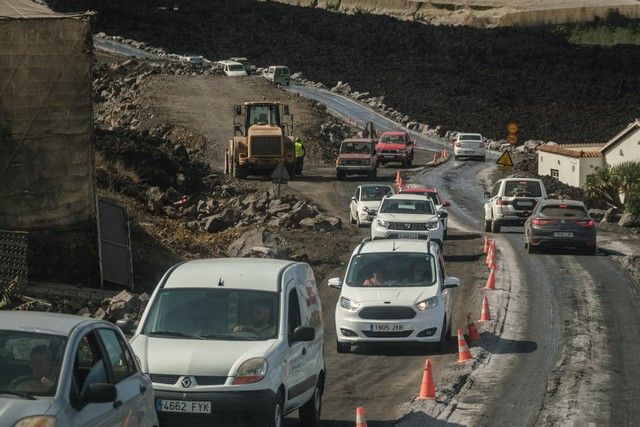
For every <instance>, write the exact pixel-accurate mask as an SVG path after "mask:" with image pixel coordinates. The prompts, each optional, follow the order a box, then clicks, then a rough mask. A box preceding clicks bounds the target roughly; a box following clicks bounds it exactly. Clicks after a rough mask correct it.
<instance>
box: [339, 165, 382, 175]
mask: <svg viewBox="0 0 640 427" xmlns="http://www.w3.org/2000/svg"><path fill="white" fill-rule="evenodd" d="M336 170H337V171H338V172H344V173H353V174H368V173H370V172H372V171H373V169H372V168H371V166H338V167H337V168H336Z"/></svg>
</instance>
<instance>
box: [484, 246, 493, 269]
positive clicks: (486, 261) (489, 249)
mask: <svg viewBox="0 0 640 427" xmlns="http://www.w3.org/2000/svg"><path fill="white" fill-rule="evenodd" d="M491 252H493V244H492V243H489V247H488V248H487V258H486V259H485V260H484V263H485V264H486V265H487V267H488V266H489V259H490V258H491Z"/></svg>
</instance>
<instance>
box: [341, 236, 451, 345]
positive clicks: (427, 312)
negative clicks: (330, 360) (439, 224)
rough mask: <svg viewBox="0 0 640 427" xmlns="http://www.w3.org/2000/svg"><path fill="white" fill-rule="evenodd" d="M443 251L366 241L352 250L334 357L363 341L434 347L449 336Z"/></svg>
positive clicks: (412, 243)
mask: <svg viewBox="0 0 640 427" xmlns="http://www.w3.org/2000/svg"><path fill="white" fill-rule="evenodd" d="M459 284H460V280H459V279H457V278H455V277H448V276H447V273H446V270H445V265H444V259H443V257H442V252H441V251H440V248H439V246H438V245H436V244H435V243H434V242H432V241H430V240H427V241H425V240H418V239H413V240H410V239H402V240H396V239H385V240H373V241H371V240H365V241H363V242H362V243H361V244H360V245H358V247H357V248H356V249H355V250H354V251H353V254H352V255H351V260H350V261H349V266H348V267H347V272H346V275H345V278H344V280H343V279H341V278H333V279H330V280H329V286H331V287H333V288H338V289H341V292H340V297H339V298H338V303H337V305H336V314H335V319H336V336H337V350H338V353H344V352H347V351H349V350H350V348H351V346H352V345H356V344H360V343H368V342H416V343H435V344H437V345H438V347H439V350H441V351H444V350H446V348H447V346H448V341H449V339H450V337H451V319H452V314H451V306H452V295H451V289H452V288H455V287H457V286H458V285H459Z"/></svg>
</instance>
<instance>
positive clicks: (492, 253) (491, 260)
mask: <svg viewBox="0 0 640 427" xmlns="http://www.w3.org/2000/svg"><path fill="white" fill-rule="evenodd" d="M495 266H496V242H495V240H494V241H493V242H491V246H490V247H489V254H488V255H487V267H489V268H493V267H495Z"/></svg>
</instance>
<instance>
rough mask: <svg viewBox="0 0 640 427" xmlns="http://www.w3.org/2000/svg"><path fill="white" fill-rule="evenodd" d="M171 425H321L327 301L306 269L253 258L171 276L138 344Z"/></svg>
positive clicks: (189, 266)
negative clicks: (287, 421)
mask: <svg viewBox="0 0 640 427" xmlns="http://www.w3.org/2000/svg"><path fill="white" fill-rule="evenodd" d="M131 346H132V348H133V349H134V351H135V352H136V355H137V356H138V357H139V359H140V362H141V365H142V370H143V372H144V373H145V374H147V375H148V376H149V377H150V378H151V381H152V382H153V389H154V393H155V397H156V410H157V411H158V418H159V420H160V424H161V425H163V426H164V425H180V426H182V425H195V424H197V425H218V424H219V423H225V424H226V423H227V421H221V420H231V419H233V420H238V422H241V423H242V424H243V425H244V424H248V425H253V426H269V427H281V426H282V425H283V418H284V416H285V415H286V414H288V413H290V412H293V411H296V410H299V414H300V420H301V424H302V425H303V426H315V425H316V424H317V422H318V420H319V418H320V409H321V402H322V391H323V388H324V379H325V364H324V357H323V329H322V312H321V307H320V295H319V294H318V290H317V288H316V282H315V278H314V275H313V271H312V270H311V267H309V265H308V264H306V263H301V262H293V261H283V260H273V259H252V258H223V259H209V260H196V261H190V262H186V263H183V264H178V265H177V266H175V267H173V268H171V269H170V270H169V271H168V272H167V273H166V274H165V275H164V277H163V278H162V280H161V281H160V283H159V284H158V286H157V287H156V290H155V291H154V293H153V295H152V296H151V299H150V300H149V303H148V304H147V307H146V309H145V312H144V314H143V316H142V319H141V321H140V325H139V327H138V329H137V331H136V333H135V335H134V336H133V338H132V339H131Z"/></svg>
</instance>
